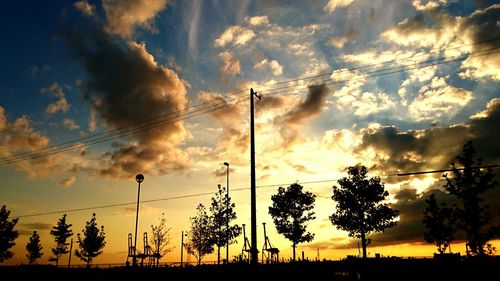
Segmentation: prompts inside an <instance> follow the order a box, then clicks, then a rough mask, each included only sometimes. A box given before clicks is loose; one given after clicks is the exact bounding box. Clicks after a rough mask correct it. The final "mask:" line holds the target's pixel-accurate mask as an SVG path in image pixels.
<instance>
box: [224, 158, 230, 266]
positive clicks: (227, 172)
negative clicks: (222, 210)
mask: <svg viewBox="0 0 500 281" xmlns="http://www.w3.org/2000/svg"><path fill="white" fill-rule="evenodd" d="M224 166H226V263H229V163H228V162H224Z"/></svg>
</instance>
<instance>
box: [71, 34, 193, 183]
mask: <svg viewBox="0 0 500 281" xmlns="http://www.w3.org/2000/svg"><path fill="white" fill-rule="evenodd" d="M66 39H67V42H68V45H69V47H70V49H71V50H72V52H73V55H74V56H75V58H76V59H77V60H78V61H79V62H80V63H81V65H82V66H83V68H84V70H85V71H86V73H87V76H88V77H89V80H88V81H86V82H82V86H81V87H80V88H81V89H82V91H84V93H85V99H86V100H88V101H90V102H91V103H92V105H93V107H92V108H93V110H94V112H95V114H96V115H97V116H98V117H99V120H102V121H103V122H104V123H105V124H106V126H107V127H108V128H109V129H116V128H121V127H124V126H130V125H131V124H136V123H137V122H140V121H144V120H152V118H156V119H155V120H156V121H159V119H157V118H158V116H169V114H172V113H173V112H180V111H182V110H184V109H185V106H186V103H187V100H186V86H185V82H184V81H183V80H182V79H180V78H179V76H178V75H177V74H176V73H175V72H174V71H172V70H171V69H168V68H166V67H165V66H162V65H159V64H158V63H157V62H156V61H155V59H154V57H153V56H152V55H151V54H150V53H148V51H147V50H146V46H145V45H144V44H137V43H135V42H128V44H127V45H126V47H125V48H124V47H122V45H120V44H118V43H117V42H116V41H115V40H113V39H112V38H111V37H110V36H109V35H108V34H106V33H104V32H101V31H99V30H93V29H86V30H85V29H78V28H77V29H73V30H69V31H68V32H66ZM91 117H92V115H91ZM91 120H92V118H91ZM94 120H95V119H94ZM168 120H170V119H168ZM91 124H92V123H90V124H89V125H91ZM90 128H91V126H90ZM187 136H188V132H187V131H186V129H185V128H184V124H183V122H182V121H175V120H171V121H167V122H164V123H162V126H161V127H157V128H151V129H148V130H140V131H138V132H136V133H135V134H134V135H131V136H129V139H130V141H129V142H128V143H124V141H125V140H122V141H121V142H118V143H114V144H113V148H114V150H113V151H111V152H108V153H105V154H103V155H102V156H101V161H102V165H101V169H99V173H100V174H101V175H104V176H114V177H116V176H119V177H126V176H132V175H135V174H136V173H137V172H142V173H153V174H156V173H158V174H166V173H169V172H172V171H174V170H182V169H184V168H186V165H187V164H186V162H187V160H186V159H185V157H186V155H185V154H184V153H183V152H182V151H181V150H179V149H178V148H177V146H178V145H180V144H181V143H182V142H183V141H184V140H185V139H186V138H187Z"/></svg>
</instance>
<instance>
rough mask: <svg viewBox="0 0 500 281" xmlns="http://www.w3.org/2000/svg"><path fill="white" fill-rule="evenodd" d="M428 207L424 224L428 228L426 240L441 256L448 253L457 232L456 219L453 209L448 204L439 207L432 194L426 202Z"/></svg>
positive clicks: (425, 235) (425, 234)
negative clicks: (433, 245) (447, 250)
mask: <svg viewBox="0 0 500 281" xmlns="http://www.w3.org/2000/svg"><path fill="white" fill-rule="evenodd" d="M425 202H426V203H427V204H428V206H427V207H426V208H425V211H424V219H423V221H422V222H423V223H424V224H425V226H426V227H427V232H425V233H424V239H425V241H426V242H428V243H434V244H435V245H436V247H437V250H438V252H439V253H440V254H443V253H445V252H446V249H447V248H448V247H449V245H450V242H451V241H452V240H453V236H454V234H455V231H456V219H455V214H454V212H453V209H452V208H448V207H446V204H444V203H443V204H441V207H439V206H438V205H437V202H436V197H435V196H434V194H431V195H430V196H429V198H428V199H426V200H425Z"/></svg>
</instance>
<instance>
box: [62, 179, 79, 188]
mask: <svg viewBox="0 0 500 281" xmlns="http://www.w3.org/2000/svg"><path fill="white" fill-rule="evenodd" d="M75 182H76V177H75V176H69V177H66V178H64V179H62V180H61V181H60V182H59V185H60V186H63V187H66V188H67V187H71V186H72V185H73V184H75Z"/></svg>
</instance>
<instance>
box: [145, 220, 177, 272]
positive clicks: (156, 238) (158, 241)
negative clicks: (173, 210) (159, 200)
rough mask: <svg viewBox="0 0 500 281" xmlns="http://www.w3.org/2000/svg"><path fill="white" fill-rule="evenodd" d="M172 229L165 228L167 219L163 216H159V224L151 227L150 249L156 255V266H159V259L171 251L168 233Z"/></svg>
mask: <svg viewBox="0 0 500 281" xmlns="http://www.w3.org/2000/svg"><path fill="white" fill-rule="evenodd" d="M171 230H172V228H170V227H167V219H166V218H165V217H164V214H161V217H160V223H159V224H158V225H156V226H155V225H151V233H152V237H151V238H150V243H151V248H152V250H153V253H154V254H155V255H156V266H158V265H159V263H160V259H161V258H162V257H163V256H164V255H166V254H167V253H169V252H171V251H172V247H169V246H168V245H170V241H172V238H171V237H170V231H171Z"/></svg>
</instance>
